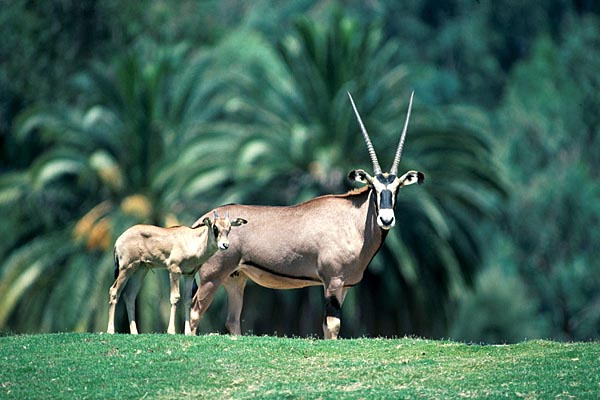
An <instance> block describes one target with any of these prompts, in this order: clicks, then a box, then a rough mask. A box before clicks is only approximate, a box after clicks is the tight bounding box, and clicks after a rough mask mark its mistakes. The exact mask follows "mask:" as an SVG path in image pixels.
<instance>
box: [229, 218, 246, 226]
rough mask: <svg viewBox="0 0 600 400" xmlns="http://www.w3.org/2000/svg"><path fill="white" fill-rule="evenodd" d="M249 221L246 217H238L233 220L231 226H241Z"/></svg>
mask: <svg viewBox="0 0 600 400" xmlns="http://www.w3.org/2000/svg"><path fill="white" fill-rule="evenodd" d="M247 223H248V221H246V220H245V219H244V218H236V219H234V220H233V221H231V226H240V225H243V224H247Z"/></svg>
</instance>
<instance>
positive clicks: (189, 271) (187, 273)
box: [107, 214, 245, 334]
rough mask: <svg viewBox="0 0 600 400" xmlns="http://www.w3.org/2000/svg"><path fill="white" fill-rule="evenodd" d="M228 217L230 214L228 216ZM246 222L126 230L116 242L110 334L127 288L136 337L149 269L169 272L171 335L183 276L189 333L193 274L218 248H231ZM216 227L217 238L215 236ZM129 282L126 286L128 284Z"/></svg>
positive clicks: (218, 221)
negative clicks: (138, 303)
mask: <svg viewBox="0 0 600 400" xmlns="http://www.w3.org/2000/svg"><path fill="white" fill-rule="evenodd" d="M227 215H228V214H227ZM242 223H245V220H241V219H237V220H235V221H233V222H231V221H230V220H229V217H228V216H227V217H225V218H217V217H216V215H215V220H214V221H213V222H211V220H210V218H209V217H206V218H204V219H203V221H202V223H200V224H197V226H196V227H195V228H194V229H192V228H189V227H185V226H177V227H172V228H160V227H157V226H153V225H135V226H133V227H131V228H129V229H128V230H126V231H125V232H124V233H123V234H122V235H121V236H119V238H118V239H117V241H116V242H115V249H114V252H115V264H116V266H117V267H118V276H117V278H116V280H115V282H114V283H113V285H112V286H111V288H110V308H109V317H108V329H107V332H108V333H114V313H115V307H116V304H117V301H118V299H119V297H120V294H121V292H122V291H123V289H124V288H125V293H124V297H125V303H126V307H127V314H128V317H129V329H130V332H131V333H132V334H136V333H137V332H138V331H137V325H136V322H135V299H136V297H137V293H138V291H139V289H140V286H141V284H142V281H143V279H144V277H145V275H146V273H147V272H148V270H150V269H167V270H168V271H169V277H170V283H171V295H170V302H171V313H170V317H169V327H168V330H167V332H168V333H175V312H176V308H177V303H178V302H179V299H180V293H179V279H180V277H181V276H182V275H183V277H184V281H185V285H184V306H185V333H186V334H190V332H191V330H190V326H189V320H190V319H189V310H190V303H191V291H192V284H193V279H194V275H195V274H196V272H197V271H198V268H199V267H200V265H202V264H203V263H204V262H206V260H208V259H209V258H210V257H211V256H212V255H213V254H215V253H216V251H217V249H218V248H220V249H222V250H225V249H227V248H228V247H229V239H228V236H229V232H230V230H231V227H232V226H237V225H240V224H242ZM213 226H214V227H215V228H216V230H217V232H218V235H217V237H215V234H214V232H213ZM126 283H127V286H125V284H126Z"/></svg>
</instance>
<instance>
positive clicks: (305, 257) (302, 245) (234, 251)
mask: <svg viewBox="0 0 600 400" xmlns="http://www.w3.org/2000/svg"><path fill="white" fill-rule="evenodd" d="M348 96H349V97H350V102H351V104H352V108H353V109H354V113H355V114H356V118H357V120H358V123H359V125H360V129H361V132H362V135H363V137H364V140H365V143H366V145H367V149H368V152H369V156H370V158H371V162H372V163H373V176H371V175H370V174H368V173H367V172H366V171H364V170H362V169H357V170H353V171H351V172H350V173H349V175H348V178H349V179H350V180H351V181H357V182H361V183H366V184H367V186H366V187H363V188H361V189H356V190H353V191H351V192H348V193H346V194H341V195H326V196H321V197H317V198H315V199H312V200H309V201H307V202H304V203H301V204H298V205H295V206H289V207H268V206H247V205H237V204H232V205H227V206H223V207H220V208H218V209H217V210H218V212H219V213H222V212H226V211H229V212H230V213H231V214H232V215H237V216H240V217H241V218H244V219H246V220H248V221H250V222H249V223H248V224H247V225H245V226H242V227H240V228H239V229H237V230H236V231H235V232H232V233H231V235H232V236H231V247H230V248H229V250H228V251H226V252H220V253H217V254H215V255H214V256H213V257H212V258H210V259H209V260H208V261H207V262H206V263H205V264H204V265H202V267H201V268H200V270H199V277H200V285H199V288H198V291H197V292H196V294H195V295H194V298H193V300H192V303H193V304H192V310H191V315H190V326H191V329H192V332H193V333H194V332H195V331H196V328H197V326H198V322H199V320H200V318H201V317H202V315H203V314H204V312H205V311H206V309H207V308H208V307H209V306H210V303H211V301H212V299H213V297H214V295H215V292H216V291H217V289H218V287H219V286H220V285H221V284H223V285H224V286H225V289H226V291H227V296H228V302H229V305H228V308H229V310H228V313H229V315H228V318H227V328H228V329H229V331H230V332H231V333H233V334H241V329H240V313H241V310H242V303H243V293H244V286H245V284H246V277H248V278H250V279H252V280H253V281H254V282H256V283H258V284H260V285H262V286H266V287H269V288H274V289H292V288H301V287H305V286H312V285H323V287H324V289H325V318H324V321H323V331H324V334H325V338H331V339H336V338H337V336H338V334H339V331H340V316H341V307H342V303H343V302H344V297H345V295H346V291H347V290H348V288H349V287H351V286H353V285H356V284H358V283H359V282H360V280H361V279H362V276H363V273H364V271H365V269H366V268H367V265H368V264H369V262H370V261H371V259H372V258H373V256H374V255H375V254H376V253H377V251H378V250H379V248H380V247H381V245H382V243H383V241H384V240H385V237H386V234H387V232H388V230H389V229H390V228H392V227H393V226H394V224H395V223H396V219H395V216H394V207H395V203H396V195H397V194H398V190H399V189H400V188H402V187H403V186H406V185H411V184H413V183H422V182H423V180H424V179H425V175H424V174H423V173H421V172H417V171H409V172H407V173H405V174H404V175H402V176H398V175H397V170H398V164H399V162H400V156H401V154H402V147H403V145H404V139H405V137H406V129H407V126H408V121H409V117H410V111H411V108H412V100H413V95H412V94H411V97H410V102H409V106H408V112H407V115H406V121H405V123H404V129H403V131H402V135H401V136H400V141H399V143H398V148H397V150H396V155H395V157H394V161H393V163H392V167H391V168H390V170H389V172H383V171H382V170H381V167H380V166H379V162H378V160H377V155H376V154H375V150H374V148H373V144H372V143H371V140H370V138H369V135H368V133H367V130H366V129H365V127H364V125H363V122H362V120H361V118H360V115H359V113H358V111H357V109H356V106H355V105H354V101H353V99H352V96H351V95H350V93H348ZM204 218H205V216H202V217H200V219H198V220H197V221H196V222H195V223H194V225H193V226H196V225H198V224H201V223H202V221H203V219H204Z"/></svg>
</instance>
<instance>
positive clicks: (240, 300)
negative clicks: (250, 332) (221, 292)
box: [223, 271, 248, 335]
mask: <svg viewBox="0 0 600 400" xmlns="http://www.w3.org/2000/svg"><path fill="white" fill-rule="evenodd" d="M247 279H248V278H247V277H246V275H245V274H244V273H243V272H240V271H236V272H234V273H233V274H231V275H229V276H228V277H227V279H225V281H224V282H223V286H224V287H225V291H226V292H227V321H226V322H225V327H226V328H227V330H228V331H229V333H230V334H232V335H241V334H242V327H241V323H240V316H241V315H242V307H243V305H244V288H245V287H246V281H247Z"/></svg>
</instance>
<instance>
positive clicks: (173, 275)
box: [167, 272, 181, 334]
mask: <svg viewBox="0 0 600 400" xmlns="http://www.w3.org/2000/svg"><path fill="white" fill-rule="evenodd" d="M180 277H181V273H179V272H169V278H170V280H171V296H170V300H171V313H170V315H169V327H168V328H167V333H170V334H174V333H175V313H176V311H177V303H179V297H180V293H179V278H180Z"/></svg>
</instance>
